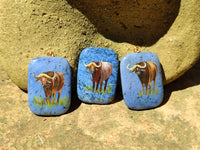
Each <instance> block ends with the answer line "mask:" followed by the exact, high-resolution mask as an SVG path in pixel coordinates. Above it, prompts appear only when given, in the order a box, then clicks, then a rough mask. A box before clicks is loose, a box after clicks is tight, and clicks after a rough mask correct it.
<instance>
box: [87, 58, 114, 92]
mask: <svg viewBox="0 0 200 150" xmlns="http://www.w3.org/2000/svg"><path fill="white" fill-rule="evenodd" d="M85 66H86V68H87V69H89V70H90V73H91V74H92V82H93V91H94V88H95V83H96V90H97V89H98V86H99V83H100V91H101V88H102V85H103V81H104V80H105V85H104V91H105V90H106V86H107V83H108V79H109V77H110V75H111V74H112V65H111V64H110V63H109V62H103V61H95V62H91V63H89V64H88V65H85Z"/></svg>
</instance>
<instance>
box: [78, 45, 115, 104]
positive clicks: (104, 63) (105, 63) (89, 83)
mask: <svg viewBox="0 0 200 150" xmlns="http://www.w3.org/2000/svg"><path fill="white" fill-rule="evenodd" d="M117 73H118V59H117V54H116V53H115V52H114V51H113V50H110V49H106V48H98V47H89V48H86V49H84V50H83V51H82V52H81V55H80V58H79V65H78V75H77V92H78V97H79V99H80V100H81V101H83V102H86V103H96V104H108V103H111V102H112V101H113V99H114V96H115V91H116V84H117Z"/></svg>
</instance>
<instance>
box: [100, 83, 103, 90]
mask: <svg viewBox="0 0 200 150" xmlns="http://www.w3.org/2000/svg"><path fill="white" fill-rule="evenodd" d="M102 85H103V81H102V82H101V83H100V91H101V89H102Z"/></svg>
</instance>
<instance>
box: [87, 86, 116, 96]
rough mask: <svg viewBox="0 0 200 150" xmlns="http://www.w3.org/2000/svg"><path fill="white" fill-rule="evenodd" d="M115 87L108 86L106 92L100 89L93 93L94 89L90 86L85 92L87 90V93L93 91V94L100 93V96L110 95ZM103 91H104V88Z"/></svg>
mask: <svg viewBox="0 0 200 150" xmlns="http://www.w3.org/2000/svg"><path fill="white" fill-rule="evenodd" d="M113 86H114V85H108V86H107V88H106V90H105V91H104V90H101V91H100V90H99V89H98V90H94V91H92V87H91V86H89V85H86V87H85V90H86V91H92V92H96V93H100V94H110V93H111V91H112V88H113ZM102 89H103V88H102Z"/></svg>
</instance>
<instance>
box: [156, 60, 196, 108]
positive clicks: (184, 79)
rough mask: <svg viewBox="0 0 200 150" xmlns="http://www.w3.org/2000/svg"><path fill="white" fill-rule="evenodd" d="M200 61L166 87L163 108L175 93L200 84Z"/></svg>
mask: <svg viewBox="0 0 200 150" xmlns="http://www.w3.org/2000/svg"><path fill="white" fill-rule="evenodd" d="M199 68H200V60H199V61H198V62H197V63H196V65H194V66H193V67H192V68H191V69H189V70H188V71H187V72H186V73H185V74H184V75H183V76H181V77H180V78H178V79H177V80H175V81H173V82H172V83H170V84H168V85H166V86H165V87H164V99H163V102H162V103H161V105H160V106H159V107H161V106H163V105H165V104H166V103H167V102H168V100H169V98H170V96H171V93H172V92H173V91H179V90H183V89H186V88H189V87H192V86H196V85H199V84H200V77H199V76H200V69H199Z"/></svg>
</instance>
